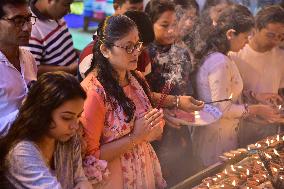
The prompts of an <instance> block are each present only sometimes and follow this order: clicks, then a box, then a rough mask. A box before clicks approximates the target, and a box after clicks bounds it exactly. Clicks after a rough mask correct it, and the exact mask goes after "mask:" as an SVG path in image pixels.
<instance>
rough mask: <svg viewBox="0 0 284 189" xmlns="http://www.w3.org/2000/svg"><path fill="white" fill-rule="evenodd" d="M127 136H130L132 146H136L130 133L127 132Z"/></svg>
mask: <svg viewBox="0 0 284 189" xmlns="http://www.w3.org/2000/svg"><path fill="white" fill-rule="evenodd" d="M128 137H129V138H130V142H131V144H132V148H134V147H135V146H136V144H135V142H134V139H133V137H132V135H131V133H129V134H128Z"/></svg>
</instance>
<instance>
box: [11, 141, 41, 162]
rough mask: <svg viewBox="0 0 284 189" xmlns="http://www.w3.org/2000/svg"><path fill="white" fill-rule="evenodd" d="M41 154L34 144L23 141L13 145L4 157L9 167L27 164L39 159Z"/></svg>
mask: <svg viewBox="0 0 284 189" xmlns="http://www.w3.org/2000/svg"><path fill="white" fill-rule="evenodd" d="M40 157H41V154H40V151H39V150H38V148H37V146H36V144H35V143H33V142H32V141H28V140H23V141H20V142H18V143H17V144H16V145H14V146H13V147H12V148H11V150H10V151H9V153H8V156H7V157H6V160H7V163H9V166H11V165H13V166H16V165H19V164H21V163H24V164H25V163H29V162H32V161H34V160H35V159H40Z"/></svg>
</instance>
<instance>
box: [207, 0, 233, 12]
mask: <svg viewBox="0 0 284 189" xmlns="http://www.w3.org/2000/svg"><path fill="white" fill-rule="evenodd" d="M220 3H227V4H232V1H231V0H210V1H206V3H205V5H204V8H203V10H207V9H210V8H211V7H214V6H216V5H218V4H220Z"/></svg>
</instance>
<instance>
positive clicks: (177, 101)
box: [176, 96, 180, 109]
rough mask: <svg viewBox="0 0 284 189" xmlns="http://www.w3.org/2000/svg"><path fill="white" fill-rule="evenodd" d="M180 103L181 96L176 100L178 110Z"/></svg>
mask: <svg viewBox="0 0 284 189" xmlns="http://www.w3.org/2000/svg"><path fill="white" fill-rule="evenodd" d="M179 102H180V96H177V99H176V108H177V109H178V108H179Z"/></svg>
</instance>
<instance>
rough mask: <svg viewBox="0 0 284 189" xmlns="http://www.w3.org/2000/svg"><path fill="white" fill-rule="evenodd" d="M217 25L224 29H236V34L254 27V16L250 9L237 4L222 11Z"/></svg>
mask: <svg viewBox="0 0 284 189" xmlns="http://www.w3.org/2000/svg"><path fill="white" fill-rule="evenodd" d="M217 26H218V27H220V28H222V29H223V30H225V31H226V30H229V29H234V30H235V31H236V33H235V34H236V35H238V34H239V33H244V32H247V31H250V30H251V29H252V28H253V27H254V18H253V15H252V13H251V12H250V11H249V9H248V8H247V7H245V6H243V5H239V4H235V5H232V6H230V7H228V8H226V9H225V10H224V11H222V12H221V14H220V16H219V18H218V20H217Z"/></svg>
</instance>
